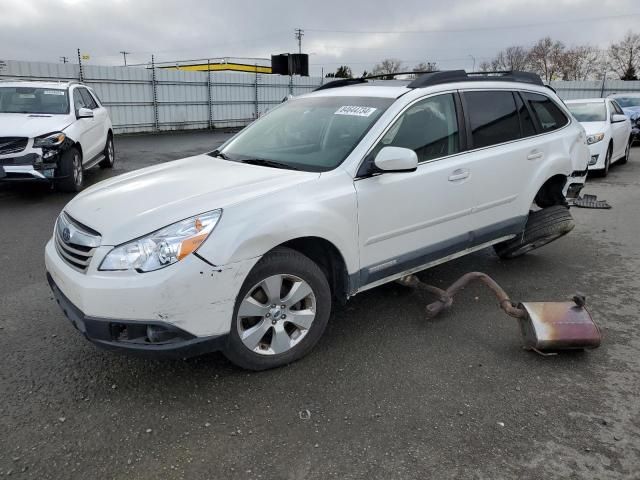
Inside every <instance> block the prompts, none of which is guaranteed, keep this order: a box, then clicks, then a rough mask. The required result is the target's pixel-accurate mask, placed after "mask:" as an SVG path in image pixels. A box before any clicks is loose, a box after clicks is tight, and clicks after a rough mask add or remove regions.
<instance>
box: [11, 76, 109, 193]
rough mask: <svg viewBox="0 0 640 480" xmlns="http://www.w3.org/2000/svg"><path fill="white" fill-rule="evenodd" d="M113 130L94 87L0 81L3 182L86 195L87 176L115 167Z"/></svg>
mask: <svg viewBox="0 0 640 480" xmlns="http://www.w3.org/2000/svg"><path fill="white" fill-rule="evenodd" d="M114 161H115V150H114V148H113V129H112V126H111V120H110V118H109V113H108V112H107V109H106V108H105V107H104V106H103V105H102V103H101V102H100V100H99V99H98V96H97V95H96V93H95V92H94V91H93V89H92V88H90V87H87V86H86V85H82V84H80V83H78V82H66V81H65V82H41V81H1V82H0V179H2V180H3V181H25V180H29V181H44V182H52V183H53V185H54V186H55V187H57V188H58V189H59V190H62V191H66V192H77V191H80V190H81V189H82V187H83V185H84V171H85V170H87V169H88V168H91V167H93V166H95V165H100V167H102V168H112V167H113V164H114Z"/></svg>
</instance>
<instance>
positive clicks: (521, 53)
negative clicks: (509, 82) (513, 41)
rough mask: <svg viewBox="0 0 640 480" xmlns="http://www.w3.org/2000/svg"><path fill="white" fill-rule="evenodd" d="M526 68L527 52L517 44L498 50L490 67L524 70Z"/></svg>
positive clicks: (527, 64) (527, 61)
mask: <svg viewBox="0 0 640 480" xmlns="http://www.w3.org/2000/svg"><path fill="white" fill-rule="evenodd" d="M528 68H529V52H528V51H527V49H526V48H524V47H521V46H519V45H515V46H512V47H507V48H505V49H504V50H501V51H499V52H498V54H497V55H496V57H495V58H494V59H493V61H492V62H491V69H492V70H496V71H504V70H507V71H514V70H516V71H524V70H528ZM485 71H486V70H485Z"/></svg>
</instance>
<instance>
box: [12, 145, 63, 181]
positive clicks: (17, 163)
mask: <svg viewBox="0 0 640 480" xmlns="http://www.w3.org/2000/svg"><path fill="white" fill-rule="evenodd" d="M32 142H33V140H31V139H30V140H29V144H28V145H27V147H26V148H25V149H24V150H22V151H21V152H17V153H13V154H6V155H0V166H1V167H3V170H4V171H5V176H4V177H0V178H2V180H4V181H25V180H31V181H34V180H35V181H50V180H55V179H57V178H62V177H57V176H56V171H57V169H58V163H59V160H60V154H61V152H62V149H58V148H50V149H42V148H34V147H32Z"/></svg>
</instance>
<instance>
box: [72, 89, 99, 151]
mask: <svg viewBox="0 0 640 480" xmlns="http://www.w3.org/2000/svg"><path fill="white" fill-rule="evenodd" d="M76 94H77V95H80V97H81V98H82V103H83V104H84V108H88V109H89V110H91V111H92V112H94V116H93V117H91V118H81V119H79V121H80V122H82V123H83V124H84V126H85V129H84V133H83V136H84V138H83V140H81V142H80V144H81V145H82V148H83V152H84V156H83V161H84V162H85V163H86V162H88V161H91V160H92V159H93V158H94V157H95V156H96V155H98V154H99V153H100V152H101V151H102V149H103V148H104V143H101V142H102V136H103V135H102V127H103V123H104V119H103V120H102V121H100V119H99V118H98V117H97V116H96V110H97V108H98V104H97V103H96V101H95V100H94V99H93V97H92V96H91V94H90V93H89V91H88V90H87V89H86V88H84V87H78V88H76Z"/></svg>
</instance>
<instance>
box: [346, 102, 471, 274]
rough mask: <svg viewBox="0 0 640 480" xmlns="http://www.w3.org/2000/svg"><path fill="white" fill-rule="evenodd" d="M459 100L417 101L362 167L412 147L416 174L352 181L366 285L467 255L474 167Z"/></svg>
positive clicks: (382, 176) (380, 142)
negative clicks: (382, 154) (390, 149)
mask: <svg viewBox="0 0 640 480" xmlns="http://www.w3.org/2000/svg"><path fill="white" fill-rule="evenodd" d="M461 113H462V112H461V106H460V101H459V98H458V95H457V93H455V92H451V93H444V94H438V95H434V96H430V97H427V98H423V99H420V100H417V101H416V102H414V103H413V104H411V105H410V106H409V107H408V108H407V109H405V111H404V112H403V113H402V114H401V115H399V116H398V117H397V118H396V120H395V121H394V122H393V123H392V124H391V125H390V127H389V128H388V129H387V130H386V132H385V133H384V134H383V136H382V137H381V139H380V140H379V141H378V143H377V144H376V145H375V147H374V148H373V149H372V150H371V152H370V153H369V154H368V155H367V157H366V158H365V160H364V166H366V165H367V162H373V159H374V158H375V155H376V154H377V153H378V152H379V151H380V150H381V149H382V148H384V147H385V146H395V147H404V148H411V149H412V150H414V151H415V152H416V154H417V155H418V161H419V164H418V167H417V169H416V171H414V172H404V173H384V174H367V175H364V176H362V172H364V171H366V169H364V170H363V168H362V167H361V169H360V171H359V176H358V177H357V178H356V179H355V181H354V186H355V190H356V192H357V199H358V227H359V249H360V265H361V270H360V278H359V281H360V284H361V285H362V286H364V285H368V284H373V283H375V282H377V281H380V280H382V279H385V278H387V277H390V276H393V275H395V274H398V273H400V272H406V271H408V270H410V269H414V268H417V267H420V266H423V265H426V264H428V263H430V262H432V261H435V260H437V259H440V258H442V257H446V256H448V255H451V254H454V253H456V252H459V251H460V250H464V249H465V248H466V247H467V245H468V240H469V237H468V233H467V232H468V231H469V230H468V225H467V221H468V215H469V212H470V211H471V209H472V208H473V205H474V200H473V197H472V183H473V181H474V167H475V165H474V163H475V162H474V161H473V160H470V159H469V157H468V156H466V155H465V154H464V153H462V152H463V151H464V142H465V136H464V135H461V131H463V127H462V125H463V122H462V115H461Z"/></svg>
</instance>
